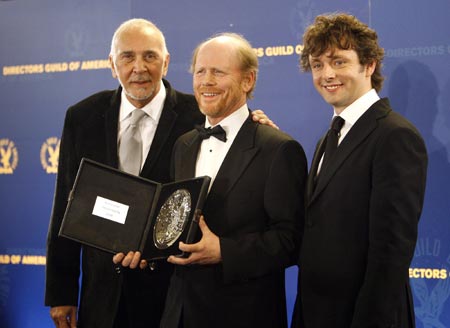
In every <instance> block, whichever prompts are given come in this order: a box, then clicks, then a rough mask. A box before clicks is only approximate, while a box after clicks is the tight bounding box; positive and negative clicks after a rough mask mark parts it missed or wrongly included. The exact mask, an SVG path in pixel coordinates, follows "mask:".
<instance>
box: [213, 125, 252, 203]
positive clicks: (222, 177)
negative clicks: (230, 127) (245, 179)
mask: <svg viewBox="0 0 450 328" xmlns="http://www.w3.org/2000/svg"><path fill="white" fill-rule="evenodd" d="M257 128H258V125H257V123H253V122H252V121H251V120H250V119H247V120H246V121H245V122H244V124H243V125H242V127H241V129H240V130H239V132H238V134H237V136H236V138H235V139H234V141H233V144H232V145H231V147H230V150H229V151H228V153H227V155H226V156H225V159H224V161H223V162H222V165H221V166H220V168H219V171H218V172H217V176H216V178H215V180H214V183H213V185H212V187H211V190H210V193H209V196H208V204H209V205H210V204H211V203H213V202H214V201H215V200H216V199H223V198H224V197H226V195H227V194H228V192H229V191H230V190H231V188H233V186H234V185H235V184H236V182H237V181H238V180H239V178H240V177H241V175H242V174H243V172H244V171H245V169H246V168H247V167H248V165H249V163H250V162H251V160H252V159H253V157H254V156H255V155H256V153H257V152H258V150H259V149H258V148H257V147H256V146H255V134H256V129H257Z"/></svg>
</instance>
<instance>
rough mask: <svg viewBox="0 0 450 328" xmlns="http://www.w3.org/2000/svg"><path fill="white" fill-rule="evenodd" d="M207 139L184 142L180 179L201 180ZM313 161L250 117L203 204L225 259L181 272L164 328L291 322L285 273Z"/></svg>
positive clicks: (178, 150) (178, 159)
mask: <svg viewBox="0 0 450 328" xmlns="http://www.w3.org/2000/svg"><path fill="white" fill-rule="evenodd" d="M200 144H201V140H200V139H199V138H198V132H197V131H196V130H193V131H191V132H189V133H187V134H185V135H183V136H182V137H180V139H179V140H178V141H177V143H176V145H175V148H174V156H173V161H172V164H173V165H174V171H175V177H176V179H184V178H190V177H193V176H194V175H195V165H196V159H197V154H198V150H199V147H200ZM306 174H307V162H306V157H305V154H304V152H303V149H302V147H301V146H300V145H299V143H298V142H296V141H295V140H293V139H292V138H290V137H289V136H287V135H286V134H284V133H282V132H280V131H278V130H276V129H273V128H271V127H267V126H263V125H259V124H257V123H254V122H252V121H251V119H248V120H247V121H246V122H245V123H244V125H243V126H242V128H241V129H240V131H239V133H238V135H237V136H236V139H235V140H234V142H233V144H232V145H231V148H230V150H229V151H228V153H227V155H226V157H225V159H224V161H223V163H222V165H221V167H220V169H219V171H218V174H217V177H216V179H215V181H214V183H213V185H212V187H211V190H210V192H209V194H208V198H207V200H206V203H205V207H204V211H203V213H204V217H205V220H206V223H207V225H208V226H209V228H210V229H211V231H212V232H214V233H215V234H216V235H218V236H219V238H220V248H221V254H222V262H221V263H220V264H217V265H203V266H202V265H192V266H189V267H181V266H180V267H177V268H176V270H175V273H174V275H173V277H172V280H171V285H170V287H169V293H168V297H167V303H166V309H165V311H164V315H163V320H162V323H161V327H164V328H171V327H179V320H180V318H182V319H181V320H183V327H184V328H191V327H195V328H202V327H205V328H206V327H208V328H211V327H215V328H220V327H227V328H229V327H233V328H237V327H258V328H264V327H277V328H282V327H285V326H286V325H287V319H286V300H285V289H284V288H285V286H284V269H285V268H286V267H288V266H289V265H291V264H293V263H294V262H293V261H295V252H296V249H297V245H298V243H299V238H300V229H301V222H302V220H303V211H304V208H303V200H304V197H303V190H304V185H305V182H306Z"/></svg>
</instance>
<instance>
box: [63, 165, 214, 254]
mask: <svg viewBox="0 0 450 328" xmlns="http://www.w3.org/2000/svg"><path fill="white" fill-rule="evenodd" d="M210 181H211V178H210V177H208V176H203V177H197V178H193V179H188V180H183V181H176V182H173V183H167V184H161V183H158V182H155V181H151V180H148V179H145V178H142V177H138V176H135V175H131V174H128V173H125V172H122V171H120V170H117V169H114V168H112V167H109V166H106V165H103V164H101V163H97V162H95V161H93V160H90V159H87V158H83V159H82V161H81V163H80V167H79V169H78V173H77V176H76V179H75V183H74V186H73V188H72V191H71V193H70V196H69V200H68V204H67V208H66V212H65V214H64V218H63V221H62V225H61V229H60V231H59V235H60V236H63V237H66V238H69V239H72V240H75V241H77V242H79V243H81V244H84V245H88V246H91V247H96V248H99V249H101V250H104V251H107V252H110V253H113V254H116V253H119V252H124V253H127V252H129V251H140V252H141V254H142V257H141V258H142V259H147V260H158V259H165V258H167V257H168V256H170V255H176V256H187V255H188V254H185V253H183V252H181V251H180V250H179V249H178V242H179V241H183V242H185V243H192V242H194V239H195V238H196V235H197V231H198V220H199V217H200V215H201V210H202V207H203V204H204V201H205V198H206V196H207V193H208V187H209V184H210ZM180 189H184V190H187V191H188V192H189V193H190V196H191V210H190V213H189V215H188V217H187V219H186V220H185V224H184V229H183V230H182V233H181V234H180V236H179V237H178V238H177V239H176V241H175V242H173V244H171V245H170V246H168V247H167V248H164V249H161V247H157V246H156V243H155V242H154V240H153V237H154V234H153V230H154V225H155V220H156V217H157V216H158V214H159V210H160V209H161V207H162V206H163V205H164V203H165V202H166V200H167V199H168V198H169V197H170V196H171V195H172V194H173V193H174V192H175V191H177V190H180ZM98 197H101V199H106V200H107V201H108V203H110V202H112V203H113V204H114V206H113V207H112V208H109V209H108V211H107V214H113V216H114V215H115V214H116V213H115V204H118V208H123V206H125V207H126V206H128V210H127V213H126V217H125V218H124V222H123V223H119V222H116V221H114V220H111V219H107V218H105V217H101V216H98V215H95V214H93V210H94V206H96V204H98V200H99V198H98ZM106 207H109V205H107V206H106ZM122 218H123V215H122Z"/></svg>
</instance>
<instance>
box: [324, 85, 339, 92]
mask: <svg viewBox="0 0 450 328" xmlns="http://www.w3.org/2000/svg"><path fill="white" fill-rule="evenodd" d="M341 86H342V84H332V85H323V86H322V87H323V88H324V89H326V90H329V91H333V90H336V89H337V88H339V87H341Z"/></svg>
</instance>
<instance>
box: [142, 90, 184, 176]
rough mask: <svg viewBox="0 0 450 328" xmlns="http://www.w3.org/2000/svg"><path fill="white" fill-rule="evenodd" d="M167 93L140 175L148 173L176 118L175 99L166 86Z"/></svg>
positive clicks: (156, 159)
mask: <svg viewBox="0 0 450 328" xmlns="http://www.w3.org/2000/svg"><path fill="white" fill-rule="evenodd" d="M166 91H167V95H166V99H165V101H164V107H163V110H162V112H161V117H160V118H159V122H158V123H157V127H156V132H155V136H154V138H153V141H152V144H151V146H150V150H149V152H148V154H147V157H146V159H145V163H144V166H143V167H142V171H141V174H140V175H141V176H147V175H149V172H150V171H151V170H152V168H153V166H154V165H155V163H156V162H157V161H158V158H159V155H160V153H161V150H162V149H163V147H164V145H165V144H166V141H167V138H168V137H169V136H170V133H171V131H172V128H173V126H174V124H175V120H176V118H177V116H178V115H177V113H176V112H175V111H174V110H173V108H174V106H175V104H176V100H175V98H174V96H173V94H172V93H171V92H172V89H171V88H167V87H166Z"/></svg>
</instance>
